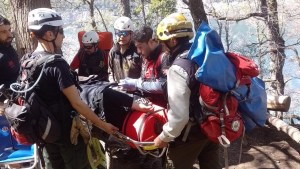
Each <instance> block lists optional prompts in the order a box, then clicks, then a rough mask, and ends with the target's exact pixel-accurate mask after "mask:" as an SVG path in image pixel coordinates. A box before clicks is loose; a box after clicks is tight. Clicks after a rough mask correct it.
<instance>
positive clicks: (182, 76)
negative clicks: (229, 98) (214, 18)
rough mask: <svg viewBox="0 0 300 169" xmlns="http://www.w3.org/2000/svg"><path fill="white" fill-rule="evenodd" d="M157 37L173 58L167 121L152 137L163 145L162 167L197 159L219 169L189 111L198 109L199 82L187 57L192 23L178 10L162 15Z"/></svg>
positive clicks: (179, 167) (181, 168) (182, 166)
mask: <svg viewBox="0 0 300 169" xmlns="http://www.w3.org/2000/svg"><path fill="white" fill-rule="evenodd" d="M156 33H157V37H158V39H159V40H160V42H161V43H162V44H163V46H164V50H165V51H169V52H170V55H171V57H172V58H173V59H174V61H173V63H172V65H171V67H170V68H169V70H168V74H167V93H168V104H169V110H168V122H167V123H165V124H164V126H163V131H162V132H161V133H160V135H159V136H158V137H157V138H156V139H155V140H154V142H155V145H156V146H157V147H160V148H161V147H166V146H167V145H168V144H169V149H168V152H167V163H166V168H176V169H186V168H192V166H193V164H194V163H195V161H197V160H198V161H199V165H200V168H205V169H221V166H220V164H219V151H218V150H219V148H218V147H219V146H218V144H215V143H213V142H211V141H210V140H209V139H208V138H207V137H205V136H204V135H203V134H202V133H201V130H200V128H199V126H198V125H197V124H195V120H194V122H193V120H191V119H195V118H196V117H194V115H193V111H201V106H200V103H199V100H198V89H199V82H197V81H196V79H195V75H194V74H195V73H196V71H197V65H196V63H193V62H192V61H190V60H188V59H187V55H188V51H189V49H190V46H191V43H190V42H189V41H190V40H191V39H192V38H193V36H194V33H193V26H192V23H191V22H189V21H187V19H186V18H185V16H184V15H183V14H182V13H173V14H170V15H168V16H166V17H165V18H164V19H163V20H162V21H161V22H160V23H159V25H158V26H157V31H156Z"/></svg>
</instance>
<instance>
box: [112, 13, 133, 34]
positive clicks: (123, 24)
mask: <svg viewBox="0 0 300 169" xmlns="http://www.w3.org/2000/svg"><path fill="white" fill-rule="evenodd" d="M114 28H115V29H117V30H120V31H133V24H132V21H131V19H130V18H128V17H126V16H122V17H120V18H118V19H117V20H116V21H115V23H114Z"/></svg>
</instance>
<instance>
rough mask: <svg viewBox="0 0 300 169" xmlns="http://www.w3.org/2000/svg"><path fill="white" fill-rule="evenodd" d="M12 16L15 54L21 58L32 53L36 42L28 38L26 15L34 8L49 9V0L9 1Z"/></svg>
mask: <svg viewBox="0 0 300 169" xmlns="http://www.w3.org/2000/svg"><path fill="white" fill-rule="evenodd" d="M10 5H11V8H12V14H13V22H12V23H13V27H14V30H15V38H16V46H17V53H18V55H19V56H20V57H21V56H23V55H24V54H25V53H28V52H31V51H33V50H34V49H35V48H36V46H37V41H36V40H33V39H31V38H30V36H29V33H28V27H27V21H28V13H29V11H31V10H32V9H36V8H41V7H44V8H51V4H50V0H43V1H41V0H21V1H20V0H10Z"/></svg>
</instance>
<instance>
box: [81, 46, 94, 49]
mask: <svg viewBox="0 0 300 169" xmlns="http://www.w3.org/2000/svg"><path fill="white" fill-rule="evenodd" d="M83 47H84V49H92V48H93V46H83Z"/></svg>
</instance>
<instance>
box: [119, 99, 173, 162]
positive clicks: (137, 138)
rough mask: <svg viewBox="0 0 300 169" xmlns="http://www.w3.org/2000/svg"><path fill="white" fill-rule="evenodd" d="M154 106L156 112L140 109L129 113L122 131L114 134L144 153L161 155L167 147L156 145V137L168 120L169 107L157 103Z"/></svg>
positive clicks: (155, 155)
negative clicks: (141, 110)
mask: <svg viewBox="0 0 300 169" xmlns="http://www.w3.org/2000/svg"><path fill="white" fill-rule="evenodd" d="M153 106H154V111H155V112H154V113H150V112H148V113H145V112H139V111H132V112H131V113H129V114H128V115H127V116H126V118H125V121H124V123H123V127H122V133H121V132H116V133H115V134H114V136H115V137H117V138H118V139H120V140H121V141H123V142H126V143H127V144H129V145H130V146H131V147H133V148H136V149H138V150H139V152H140V153H141V154H143V155H146V154H149V155H152V156H154V157H161V156H162V155H163V154H164V153H165V151H166V148H163V149H158V148H157V147H155V146H154V139H155V138H156V137H157V136H158V135H159V134H160V133H161V132H162V127H163V125H164V124H165V123H166V122H167V121H168V119H167V109H165V108H162V107H160V106H157V105H153Z"/></svg>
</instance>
